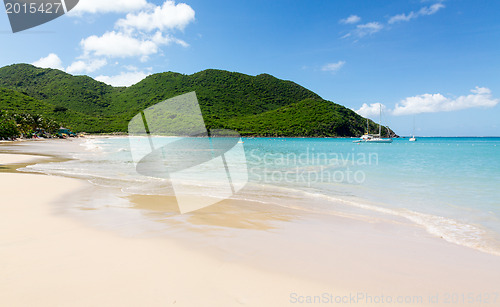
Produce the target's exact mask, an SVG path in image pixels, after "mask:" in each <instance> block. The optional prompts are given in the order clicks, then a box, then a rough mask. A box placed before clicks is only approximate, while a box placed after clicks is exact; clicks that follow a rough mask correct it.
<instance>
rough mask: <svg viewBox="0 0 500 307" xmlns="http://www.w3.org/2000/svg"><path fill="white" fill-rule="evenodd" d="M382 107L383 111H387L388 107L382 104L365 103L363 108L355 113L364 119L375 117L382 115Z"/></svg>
mask: <svg viewBox="0 0 500 307" xmlns="http://www.w3.org/2000/svg"><path fill="white" fill-rule="evenodd" d="M381 106H382V110H385V109H386V106H385V105H383V104H381V103H372V104H369V105H368V104H367V103H363V105H362V106H361V108H359V109H358V110H354V109H353V111H354V112H356V113H358V114H359V115H361V116H363V117H370V116H375V115H379V114H380V107H381Z"/></svg>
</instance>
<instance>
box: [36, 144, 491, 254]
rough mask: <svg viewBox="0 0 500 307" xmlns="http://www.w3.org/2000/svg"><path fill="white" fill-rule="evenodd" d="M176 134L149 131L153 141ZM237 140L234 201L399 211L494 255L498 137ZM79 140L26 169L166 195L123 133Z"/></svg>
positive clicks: (207, 191)
mask: <svg viewBox="0 0 500 307" xmlns="http://www.w3.org/2000/svg"><path fill="white" fill-rule="evenodd" d="M175 140H176V139H175V138H155V142H157V144H162V145H166V144H168V143H170V142H173V141H175ZM243 141H244V144H243V146H244V151H245V156H246V159H243V160H241V159H239V158H238V157H236V156H231V153H228V154H227V158H228V160H232V161H236V162H234V163H233V165H232V167H233V174H232V175H235V174H236V173H239V174H236V176H239V175H241V174H242V173H245V174H246V173H247V172H248V181H249V183H248V184H247V185H246V186H245V188H243V189H242V190H241V191H239V192H238V193H236V194H235V195H234V196H233V197H234V198H237V199H248V200H253V201H259V202H263V203H270V204H275V205H279V206H288V207H293V208H296V209H299V210H305V211H309V212H317V213H321V214H336V213H344V214H353V215H364V216H370V215H371V214H383V215H387V216H395V217H404V218H406V219H409V220H410V221H413V222H415V223H417V224H419V225H421V226H423V227H425V229H427V231H429V232H430V233H432V234H434V235H436V236H441V237H443V238H444V239H446V240H448V241H450V242H454V243H457V244H461V245H465V246H469V247H472V248H476V249H479V250H482V251H486V252H490V253H494V254H500V192H499V183H500V138H419V139H418V141H417V142H409V141H408V139H395V140H394V142H393V143H392V144H371V143H370V144H369V143H362V144H356V143H353V142H352V139H312V138H255V139H250V138H246V139H243ZM82 146H84V147H85V149H86V150H85V151H84V152H83V153H75V158H77V160H72V161H68V162H63V163H49V164H38V165H34V166H30V167H28V169H27V170H28V171H41V172H45V173H50V174H59V175H70V176H76V177H80V178H85V179H88V180H89V181H90V182H92V183H94V184H97V185H101V186H111V187H118V188H120V189H121V191H122V192H123V193H125V194H160V195H174V191H173V189H172V185H171V184H170V182H169V180H168V179H162V178H153V177H148V176H143V175H140V174H138V173H137V171H136V165H135V164H134V162H133V158H132V153H131V150H132V151H134V148H132V149H131V147H130V145H129V140H128V139H127V138H99V139H89V140H86V141H84V142H83V143H82ZM167 146H168V145H167ZM181 158H182V157H181ZM188 158H189V156H188V154H187V153H186V159H188ZM245 160H246V162H245ZM211 174H212V173H211V172H210V170H207V171H205V172H201V173H199V176H198V178H197V180H198V182H197V188H196V189H195V190H194V191H195V193H196V194H198V195H200V194H201V195H206V196H218V195H222V194H221V193H223V191H222V190H219V189H217V188H213V187H211V188H206V184H205V183H206V182H213V181H214V180H215V179H214V178H211V177H212V176H211Z"/></svg>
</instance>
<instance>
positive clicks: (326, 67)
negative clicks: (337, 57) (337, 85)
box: [321, 61, 346, 73]
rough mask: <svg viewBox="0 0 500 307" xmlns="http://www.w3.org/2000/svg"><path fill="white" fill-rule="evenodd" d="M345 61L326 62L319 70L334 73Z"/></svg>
mask: <svg viewBox="0 0 500 307" xmlns="http://www.w3.org/2000/svg"><path fill="white" fill-rule="evenodd" d="M345 63H346V62H345V61H338V62H337V63H328V64H326V65H324V66H323V67H321V70H322V71H329V72H332V73H335V72H337V71H338V70H339V69H341V68H342V66H344V65H345Z"/></svg>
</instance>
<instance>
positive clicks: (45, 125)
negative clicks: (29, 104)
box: [0, 110, 60, 139]
mask: <svg viewBox="0 0 500 307" xmlns="http://www.w3.org/2000/svg"><path fill="white" fill-rule="evenodd" d="M59 128H60V124H59V123H58V122H56V121H54V120H52V119H49V118H45V117H43V116H42V115H39V114H29V113H8V112H7V111H3V110H0V139H12V138H18V137H20V136H24V137H25V138H31V137H34V136H49V135H51V134H54V133H56V132H57V131H58V130H59Z"/></svg>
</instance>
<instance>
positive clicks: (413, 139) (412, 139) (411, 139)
mask: <svg viewBox="0 0 500 307" xmlns="http://www.w3.org/2000/svg"><path fill="white" fill-rule="evenodd" d="M416 141H417V139H416V138H415V116H414V117H413V134H412V137H411V138H410V142H416Z"/></svg>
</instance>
